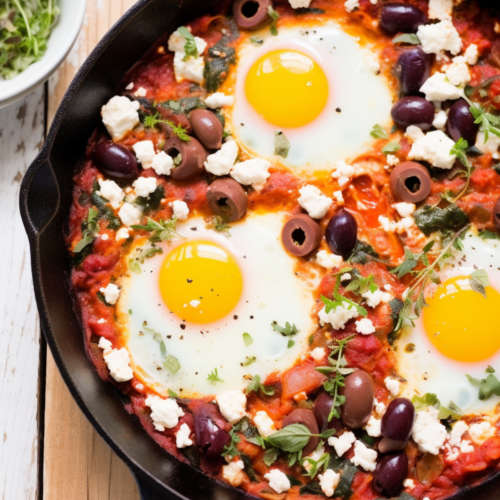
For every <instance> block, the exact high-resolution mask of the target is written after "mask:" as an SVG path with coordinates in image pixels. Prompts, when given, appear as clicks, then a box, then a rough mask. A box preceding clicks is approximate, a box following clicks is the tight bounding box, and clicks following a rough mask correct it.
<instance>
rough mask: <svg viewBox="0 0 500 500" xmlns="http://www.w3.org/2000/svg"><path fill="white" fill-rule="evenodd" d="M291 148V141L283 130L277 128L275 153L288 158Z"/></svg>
mask: <svg viewBox="0 0 500 500" xmlns="http://www.w3.org/2000/svg"><path fill="white" fill-rule="evenodd" d="M290 148H291V144H290V141H289V140H288V139H287V138H286V136H285V134H284V133H283V132H282V131H281V130H276V131H275V132H274V154H275V155H277V156H281V157H282V158H287V157H288V152H289V151H290Z"/></svg>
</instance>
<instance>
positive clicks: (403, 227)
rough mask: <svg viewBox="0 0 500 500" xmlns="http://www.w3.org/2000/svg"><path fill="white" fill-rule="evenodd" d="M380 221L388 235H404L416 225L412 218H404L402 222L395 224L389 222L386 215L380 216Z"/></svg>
mask: <svg viewBox="0 0 500 500" xmlns="http://www.w3.org/2000/svg"><path fill="white" fill-rule="evenodd" d="M378 221H379V222H380V225H381V227H382V229H383V230H384V231H386V232H388V233H398V234H401V233H404V232H405V231H407V230H408V229H409V228H410V227H412V226H413V225H414V224H415V221H414V220H413V218H412V217H404V218H403V219H401V220H400V221H398V222H395V221H391V220H389V219H388V218H387V217H385V216H384V215H379V217H378Z"/></svg>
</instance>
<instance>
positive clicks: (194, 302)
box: [189, 300, 201, 309]
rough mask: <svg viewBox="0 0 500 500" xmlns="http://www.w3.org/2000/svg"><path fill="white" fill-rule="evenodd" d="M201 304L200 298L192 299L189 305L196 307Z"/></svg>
mask: <svg viewBox="0 0 500 500" xmlns="http://www.w3.org/2000/svg"><path fill="white" fill-rule="evenodd" d="M200 304H201V302H200V301H199V300H192V301H191V302H190V303H189V305H190V306H191V307H194V308H195V309H196V308H197V307H198V306H199V305H200Z"/></svg>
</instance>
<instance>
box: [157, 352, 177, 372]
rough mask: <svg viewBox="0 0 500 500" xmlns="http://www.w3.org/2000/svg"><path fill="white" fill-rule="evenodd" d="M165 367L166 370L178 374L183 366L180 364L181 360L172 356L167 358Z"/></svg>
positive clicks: (164, 363)
mask: <svg viewBox="0 0 500 500" xmlns="http://www.w3.org/2000/svg"><path fill="white" fill-rule="evenodd" d="M160 349H161V345H160ZM163 365H164V366H165V368H168V369H169V370H170V371H171V372H172V373H177V372H178V371H179V370H180V368H181V364H180V363H179V360H178V359H177V358H175V357H174V356H172V355H171V354H169V355H168V356H166V358H165V360H164V361H163Z"/></svg>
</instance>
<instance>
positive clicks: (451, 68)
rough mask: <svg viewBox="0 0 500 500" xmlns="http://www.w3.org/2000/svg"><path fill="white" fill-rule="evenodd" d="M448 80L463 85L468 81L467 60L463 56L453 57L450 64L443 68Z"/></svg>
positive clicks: (469, 77)
mask: <svg viewBox="0 0 500 500" xmlns="http://www.w3.org/2000/svg"><path fill="white" fill-rule="evenodd" d="M444 71H445V73H446V76H447V77H448V80H450V82H451V83H452V84H453V85H457V86H463V85H465V84H466V83H468V82H470V79H471V76H470V73H469V67H468V66H467V60H466V59H465V57H464V56H457V57H454V58H453V59H452V61H451V64H450V65H448V66H446V67H445V68H444Z"/></svg>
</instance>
